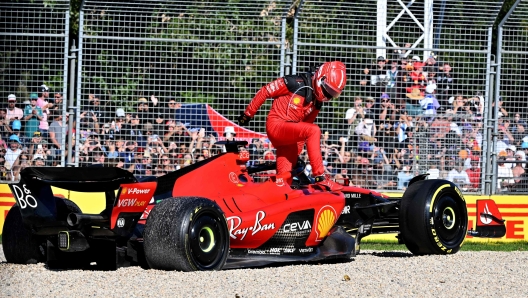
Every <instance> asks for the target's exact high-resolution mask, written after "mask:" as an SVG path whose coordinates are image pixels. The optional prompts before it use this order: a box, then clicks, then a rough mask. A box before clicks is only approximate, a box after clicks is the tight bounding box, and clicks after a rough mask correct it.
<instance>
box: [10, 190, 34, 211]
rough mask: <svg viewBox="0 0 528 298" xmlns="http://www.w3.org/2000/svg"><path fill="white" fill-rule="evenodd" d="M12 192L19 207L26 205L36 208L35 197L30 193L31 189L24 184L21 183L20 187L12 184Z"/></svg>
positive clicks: (23, 207)
mask: <svg viewBox="0 0 528 298" xmlns="http://www.w3.org/2000/svg"><path fill="white" fill-rule="evenodd" d="M12 187H13V193H14V195H15V198H16V200H17V202H18V205H19V206H20V209H26V208H27V207H31V208H37V206H38V203H37V199H35V197H34V196H33V195H32V194H31V191H30V190H29V189H27V188H26V185H25V184H22V188H20V187H19V186H18V185H13V186H12Z"/></svg>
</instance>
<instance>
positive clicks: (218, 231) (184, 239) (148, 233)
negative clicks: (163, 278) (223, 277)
mask: <svg viewBox="0 0 528 298" xmlns="http://www.w3.org/2000/svg"><path fill="white" fill-rule="evenodd" d="M143 239H144V248H145V257H146V260H147V263H148V265H149V266H150V268H152V269H161V270H179V271H198V270H220V269H222V267H223V266H224V264H225V262H226V259H227V255H228V253H229V233H228V230H227V222H226V219H225V216H224V213H223V212H222V210H221V209H220V207H218V205H217V204H216V203H215V202H213V201H211V200H208V199H203V198H195V197H184V198H172V199H166V200H163V201H161V202H160V203H159V204H157V205H156V206H155V207H154V208H153V209H152V211H151V212H150V214H149V217H148V219H147V223H146V225H145V231H144V234H143Z"/></svg>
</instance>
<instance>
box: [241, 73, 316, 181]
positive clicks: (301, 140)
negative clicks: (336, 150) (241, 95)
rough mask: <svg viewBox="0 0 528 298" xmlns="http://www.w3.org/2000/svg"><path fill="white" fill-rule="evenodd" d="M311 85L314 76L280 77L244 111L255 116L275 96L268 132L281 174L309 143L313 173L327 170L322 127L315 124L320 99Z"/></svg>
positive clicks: (267, 86) (260, 91) (262, 91)
mask: <svg viewBox="0 0 528 298" xmlns="http://www.w3.org/2000/svg"><path fill="white" fill-rule="evenodd" d="M311 85H312V84H311V76H310V75H304V74H302V75H291V76H285V77H283V78H279V79H277V80H275V81H273V82H271V83H269V84H267V85H266V86H264V87H262V88H261V89H260V90H259V91H258V92H257V94H255V97H254V98H253V99H252V100H251V102H250V103H249V105H248V107H247V108H246V110H245V112H244V113H245V114H246V115H247V116H249V117H253V116H255V113H256V112H257V110H258V109H259V108H260V106H262V104H263V103H264V101H266V99H268V98H272V99H274V101H273V104H272V106H271V110H270V112H269V114H268V118H267V120H266V132H267V135H268V138H269V139H270V141H271V143H272V144H273V146H274V147H275V148H276V149H277V174H281V173H284V172H288V171H291V170H292V166H293V165H295V164H296V163H297V157H298V156H299V154H300V153H301V151H302V149H303V147H304V144H305V143H306V147H307V151H308V157H309V159H310V164H311V166H312V173H313V175H314V176H319V175H322V174H323V173H324V167H323V159H322V157H321V147H320V142H321V130H320V129H319V126H317V125H315V124H313V122H314V120H315V117H316V116H317V114H319V109H320V102H317V100H316V99H315V96H313V95H312V89H311ZM312 98H313V99H312ZM310 99H311V100H310ZM316 103H318V104H316Z"/></svg>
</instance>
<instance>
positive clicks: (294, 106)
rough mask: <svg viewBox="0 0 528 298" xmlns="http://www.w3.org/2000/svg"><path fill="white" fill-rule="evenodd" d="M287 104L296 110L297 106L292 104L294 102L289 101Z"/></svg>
mask: <svg viewBox="0 0 528 298" xmlns="http://www.w3.org/2000/svg"><path fill="white" fill-rule="evenodd" d="M288 106H290V108H292V109H294V110H297V106H296V105H294V104H291V103H290V104H289V105H288Z"/></svg>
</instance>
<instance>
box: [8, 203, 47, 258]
mask: <svg viewBox="0 0 528 298" xmlns="http://www.w3.org/2000/svg"><path fill="white" fill-rule="evenodd" d="M44 244H45V242H44V238H43V237H41V236H38V235H34V234H33V233H32V232H31V231H30V230H29V229H28V228H27V227H26V226H25V225H24V223H23V221H22V214H21V213H20V207H19V206H18V205H17V204H15V205H14V206H13V207H11V209H10V210H9V212H8V213H7V216H6V219H5V222H4V228H3V230H2V246H3V248H4V255H5V258H6V261H7V262H8V263H14V264H36V263H38V262H44V261H45V260H46V255H45V246H44Z"/></svg>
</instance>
